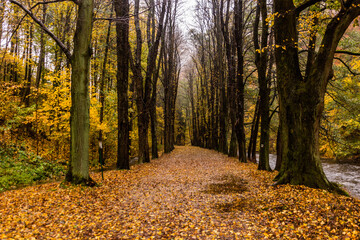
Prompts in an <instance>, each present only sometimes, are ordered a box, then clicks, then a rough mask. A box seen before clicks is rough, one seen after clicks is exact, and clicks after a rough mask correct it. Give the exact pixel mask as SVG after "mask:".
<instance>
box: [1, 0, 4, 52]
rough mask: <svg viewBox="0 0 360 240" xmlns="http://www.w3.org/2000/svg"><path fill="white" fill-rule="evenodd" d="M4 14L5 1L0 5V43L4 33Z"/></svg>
mask: <svg viewBox="0 0 360 240" xmlns="http://www.w3.org/2000/svg"><path fill="white" fill-rule="evenodd" d="M4 12H5V1H1V3H0V43H1V39H2V32H3V23H4ZM0 48H1V44H0Z"/></svg>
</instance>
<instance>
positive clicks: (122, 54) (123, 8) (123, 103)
mask: <svg viewBox="0 0 360 240" xmlns="http://www.w3.org/2000/svg"><path fill="white" fill-rule="evenodd" d="M114 7H115V12H116V17H117V18H120V19H122V20H121V21H117V22H116V43H117V51H116V54H117V73H116V79H117V96H118V102H117V110H118V150H117V162H116V167H117V169H130V164H129V150H130V141H129V118H128V108H129V103H128V80H129V56H130V45H129V0H115V1H114Z"/></svg>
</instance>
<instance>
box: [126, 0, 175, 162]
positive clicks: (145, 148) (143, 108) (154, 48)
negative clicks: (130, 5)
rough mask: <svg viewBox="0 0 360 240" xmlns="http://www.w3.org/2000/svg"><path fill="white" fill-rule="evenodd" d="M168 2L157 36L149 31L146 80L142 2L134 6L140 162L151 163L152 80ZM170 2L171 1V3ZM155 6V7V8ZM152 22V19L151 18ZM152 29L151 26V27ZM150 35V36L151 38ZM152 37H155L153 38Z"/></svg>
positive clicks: (162, 12)
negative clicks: (141, 13) (143, 55)
mask: <svg viewBox="0 0 360 240" xmlns="http://www.w3.org/2000/svg"><path fill="white" fill-rule="evenodd" d="M167 2H168V1H167V0H163V2H162V4H161V6H162V7H161V11H160V14H159V20H158V24H157V26H156V29H157V31H156V35H154V34H155V32H154V31H153V32H152V33H150V31H148V38H147V40H148V48H149V49H148V55H147V66H146V71H145V78H144V77H143V73H142V69H143V67H142V64H141V63H142V61H141V60H142V47H143V46H142V45H143V39H142V32H141V26H140V14H139V10H140V0H135V4H134V18H135V19H134V23H135V32H136V47H135V48H136V49H135V53H134V58H133V59H134V60H133V62H131V64H130V65H131V69H132V72H133V76H134V82H135V93H136V106H137V110H138V136H139V162H150V154H149V141H148V129H149V122H150V115H149V110H150V104H151V98H150V97H151V87H152V84H151V83H152V80H153V77H154V73H155V68H156V59H157V56H158V50H159V45H160V39H161V35H162V34H163V27H164V18H165V13H166V9H167V8H166V6H167ZM169 2H170V1H169ZM154 6H155V5H154V4H153V7H152V8H154ZM150 22H151V17H150ZM149 27H150V26H149ZM149 35H150V36H149ZM151 35H153V36H154V37H153V38H152V37H151Z"/></svg>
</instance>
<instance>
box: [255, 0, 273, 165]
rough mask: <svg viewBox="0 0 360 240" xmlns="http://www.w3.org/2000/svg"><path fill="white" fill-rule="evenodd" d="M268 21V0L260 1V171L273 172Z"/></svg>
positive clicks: (256, 42) (257, 63)
mask: <svg viewBox="0 0 360 240" xmlns="http://www.w3.org/2000/svg"><path fill="white" fill-rule="evenodd" d="M259 12H260V14H261V29H262V31H261V46H260V45H259V37H258V31H259V29H258V27H259V24H258V23H259V17H260V14H259ZM266 19H267V7H266V0H260V1H258V5H257V13H256V20H255V24H254V46H255V51H256V53H255V64H256V68H257V71H258V81H259V95H260V104H259V113H260V116H261V134H260V151H259V152H260V156H259V165H258V170H266V171H271V168H270V165H269V135H270V134H269V132H270V116H269V110H270V106H269V105H270V104H269V101H270V96H269V95H270V89H269V84H268V79H267V77H266V67H267V62H268V61H267V58H268V51H267V45H268V44H267V43H268V35H269V34H268V23H267V22H266Z"/></svg>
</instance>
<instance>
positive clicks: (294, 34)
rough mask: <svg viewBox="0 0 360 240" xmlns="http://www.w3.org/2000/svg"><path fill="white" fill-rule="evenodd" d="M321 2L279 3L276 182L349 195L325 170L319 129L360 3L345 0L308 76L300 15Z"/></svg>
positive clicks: (285, 0)
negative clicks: (302, 60)
mask: <svg viewBox="0 0 360 240" xmlns="http://www.w3.org/2000/svg"><path fill="white" fill-rule="evenodd" d="M317 2H320V0H310V1H305V2H304V3H303V4H300V5H299V6H297V7H296V6H295V5H294V2H293V1H292V0H274V7H275V12H276V17H275V25H274V29H275V44H276V45H278V46H279V47H278V48H276V50H275V57H276V69H277V80H278V87H279V103H280V124H281V128H280V141H281V148H282V151H281V159H282V166H281V169H280V172H279V174H278V176H277V177H276V180H277V182H276V184H286V183H290V184H303V185H306V186H309V187H314V188H322V189H327V190H329V191H333V192H334V191H335V192H340V193H343V191H341V190H340V189H339V188H338V187H337V186H336V185H335V184H333V183H331V182H329V180H328V179H327V178H326V176H325V174H324V172H323V169H322V166H321V162H320V154H319V129H320V119H321V114H322V111H323V108H324V94H325V91H326V87H327V84H328V82H329V80H330V79H331V78H332V64H333V59H334V54H335V51H336V48H337V45H338V43H339V41H340V39H341V38H342V36H343V34H344V33H345V31H346V29H347V28H348V26H349V25H350V24H351V23H352V21H353V20H354V19H355V18H356V17H357V16H359V15H360V0H348V1H341V7H340V10H339V11H338V12H337V14H336V15H335V16H334V17H331V18H330V21H329V22H328V24H327V26H326V30H325V33H324V35H323V37H322V40H321V43H320V46H319V48H318V51H317V52H316V54H313V55H312V57H311V58H308V61H309V60H310V61H311V64H307V65H306V66H307V67H308V68H309V69H308V70H306V71H305V72H307V73H308V75H305V76H303V75H302V72H301V70H300V64H299V51H298V34H299V31H298V16H299V14H300V13H301V12H302V11H304V10H305V9H307V8H308V7H310V6H312V5H313V4H315V3H317ZM311 51H315V49H313V50H311ZM309 54H310V53H309Z"/></svg>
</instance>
